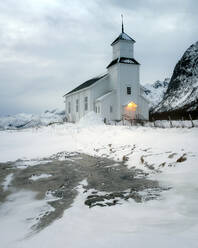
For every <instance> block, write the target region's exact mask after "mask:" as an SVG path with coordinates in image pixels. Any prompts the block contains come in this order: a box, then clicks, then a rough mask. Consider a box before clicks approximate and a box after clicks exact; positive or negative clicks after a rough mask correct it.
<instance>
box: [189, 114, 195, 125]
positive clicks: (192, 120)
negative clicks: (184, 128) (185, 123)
mask: <svg viewBox="0 0 198 248" xmlns="http://www.w3.org/2000/svg"><path fill="white" fill-rule="evenodd" d="M189 118H190V121H191V123H192V127H195V126H194V123H193V120H192V117H191V114H189Z"/></svg>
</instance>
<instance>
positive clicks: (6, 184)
mask: <svg viewBox="0 0 198 248" xmlns="http://www.w3.org/2000/svg"><path fill="white" fill-rule="evenodd" d="M13 176H14V174H13V173H10V174H9V175H7V176H6V178H5V180H4V182H3V183H2V186H3V190H4V191H6V190H8V188H9V186H10V185H11V182H12V180H13Z"/></svg>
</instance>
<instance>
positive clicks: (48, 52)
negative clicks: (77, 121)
mask: <svg viewBox="0 0 198 248" xmlns="http://www.w3.org/2000/svg"><path fill="white" fill-rule="evenodd" d="M121 13H122V14H123V15H124V24H125V32H126V33H127V34H129V35H130V36H131V37H132V38H133V39H135V40H136V43H135V58H136V59H137V60H138V61H139V62H140V63H141V74H140V78H141V83H142V84H146V83H153V82H154V81H156V80H158V79H159V80H163V79H164V78H165V77H171V75H172V71H173V69H174V66H175V64H176V62H177V61H178V59H179V58H180V57H181V56H182V54H183V52H184V51H185V50H186V49H187V48H188V47H189V46H190V45H191V44H192V43H194V42H195V41H197V40H198V14H197V13H198V1H197V0H166V1H165V0H25V1H24V0H17V1H16V0H6V1H0V115H6V114H15V113H19V112H26V113H39V112H42V111H44V110H46V109H54V108H60V109H63V108H64V103H63V98H62V96H63V95H64V94H65V93H66V92H67V91H69V90H71V89H72V88H74V87H76V86H78V85H79V84H80V83H82V82H83V81H85V80H87V79H89V78H90V77H93V76H96V75H98V74H101V73H104V72H105V71H106V66H107V65H108V63H109V62H110V61H111V58H112V48H111V46H110V44H111V42H112V41H113V40H114V39H115V38H116V37H117V36H118V35H119V33H120V32H121V18H120V14H121Z"/></svg>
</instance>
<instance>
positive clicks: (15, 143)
mask: <svg viewBox="0 0 198 248" xmlns="http://www.w3.org/2000/svg"><path fill="white" fill-rule="evenodd" d="M97 118H98V116H96V115H94V114H93V113H91V114H90V115H87V116H86V117H85V118H84V119H83V120H81V121H80V122H79V123H78V124H76V125H75V124H64V125H55V126H53V127H52V126H48V127H42V128H40V129H38V130H35V129H34V128H30V129H25V130H21V131H2V132H0V140H1V142H0V150H1V153H0V161H2V162H3V161H4V162H5V161H8V160H9V161H11V160H16V159H20V158H24V157H25V158H26V159H34V160H37V159H38V160H39V159H40V158H42V157H47V156H51V155H52V154H55V153H57V152H61V151H67V152H84V153H88V154H90V155H93V156H104V157H109V158H112V159H114V160H115V166H116V161H121V160H122V157H123V156H124V155H125V156H128V158H129V160H128V161H127V165H128V167H129V168H130V167H134V166H135V167H136V168H139V169H143V170H145V171H146V172H148V173H149V178H152V179H157V180H159V182H160V184H161V185H165V186H169V187H171V189H170V190H167V191H163V192H162V194H161V197H160V198H159V199H155V200H152V201H146V202H143V203H136V202H134V201H133V200H129V201H128V202H123V204H122V205H116V206H114V207H109V208H108V207H105V208H101V207H94V208H91V209H89V208H88V207H87V206H86V205H84V200H85V198H86V196H87V195H89V193H90V192H87V193H85V192H83V188H82V185H83V184H85V182H82V183H81V184H82V185H81V186H79V187H78V189H77V190H78V191H79V194H78V196H77V198H76V199H75V201H74V203H73V205H72V207H71V208H69V209H67V210H66V211H65V212H64V215H63V217H62V218H60V219H58V220H56V221H55V222H53V223H52V224H51V225H50V226H48V227H47V228H45V229H44V230H42V231H41V232H39V233H36V234H34V235H32V236H30V237H28V238H25V237H26V236H27V235H28V234H29V233H30V231H31V230H30V229H29V228H30V226H31V225H32V223H34V222H35V218H36V217H37V216H38V214H39V213H40V211H41V210H42V209H44V208H49V207H50V206H49V205H48V204H47V198H46V199H45V200H36V199H35V198H34V197H35V194H34V193H33V192H29V191H21V192H18V193H13V194H11V195H10V196H9V197H8V201H7V202H6V203H3V204H2V205H1V207H0V218H1V221H0V230H1V232H0V235H1V246H2V247H6V248H25V247H29V248H33V247H40V248H42V247H43V248H45V247H48V248H54V247H59V248H62V247H72V248H84V247H86V248H89V247H96V248H97V247H100V248H101V247H102V248H107V247H108V248H109V247H114V248H118V247H121V246H123V247H126V248H128V247H130V248H131V247H132V246H133V247H141V248H144V247H152V248H155V247H161V248H165V247H170V248H171V247H180V248H186V247H188V248H196V247H197V243H198V237H197V233H198V211H197V206H198V198H197V189H198V180H197V178H198V166H197V158H198V150H197V137H198V129H197V128H191V129H189V128H164V129H162V128H153V127H135V126H132V127H128V126H108V125H104V124H103V123H102V121H101V120H100V119H97ZM92 124H93V125H92ZM27 144H28V146H27ZM184 154H185V156H186V158H187V160H185V161H183V162H177V160H178V159H179V158H180V157H181V156H183V155H184ZM141 158H142V159H143V160H144V163H142V162H141ZM164 162H165V165H162V164H163V163H164ZM145 164H151V165H153V167H154V170H150V169H148V167H146V165H145ZM157 170H160V171H161V173H159V172H157ZM142 194H144V192H142ZM49 196H50V192H49ZM49 198H50V197H49ZM48 200H49V199H48Z"/></svg>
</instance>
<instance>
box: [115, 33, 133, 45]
mask: <svg viewBox="0 0 198 248" xmlns="http://www.w3.org/2000/svg"><path fill="white" fill-rule="evenodd" d="M119 40H129V41H133V42H135V40H134V39H132V38H131V37H130V36H129V35H128V34H126V33H124V32H122V33H121V34H120V35H119V36H118V37H117V38H116V39H115V40H114V41H113V42H112V43H111V45H114V44H115V43H116V42H118V41H119Z"/></svg>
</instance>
